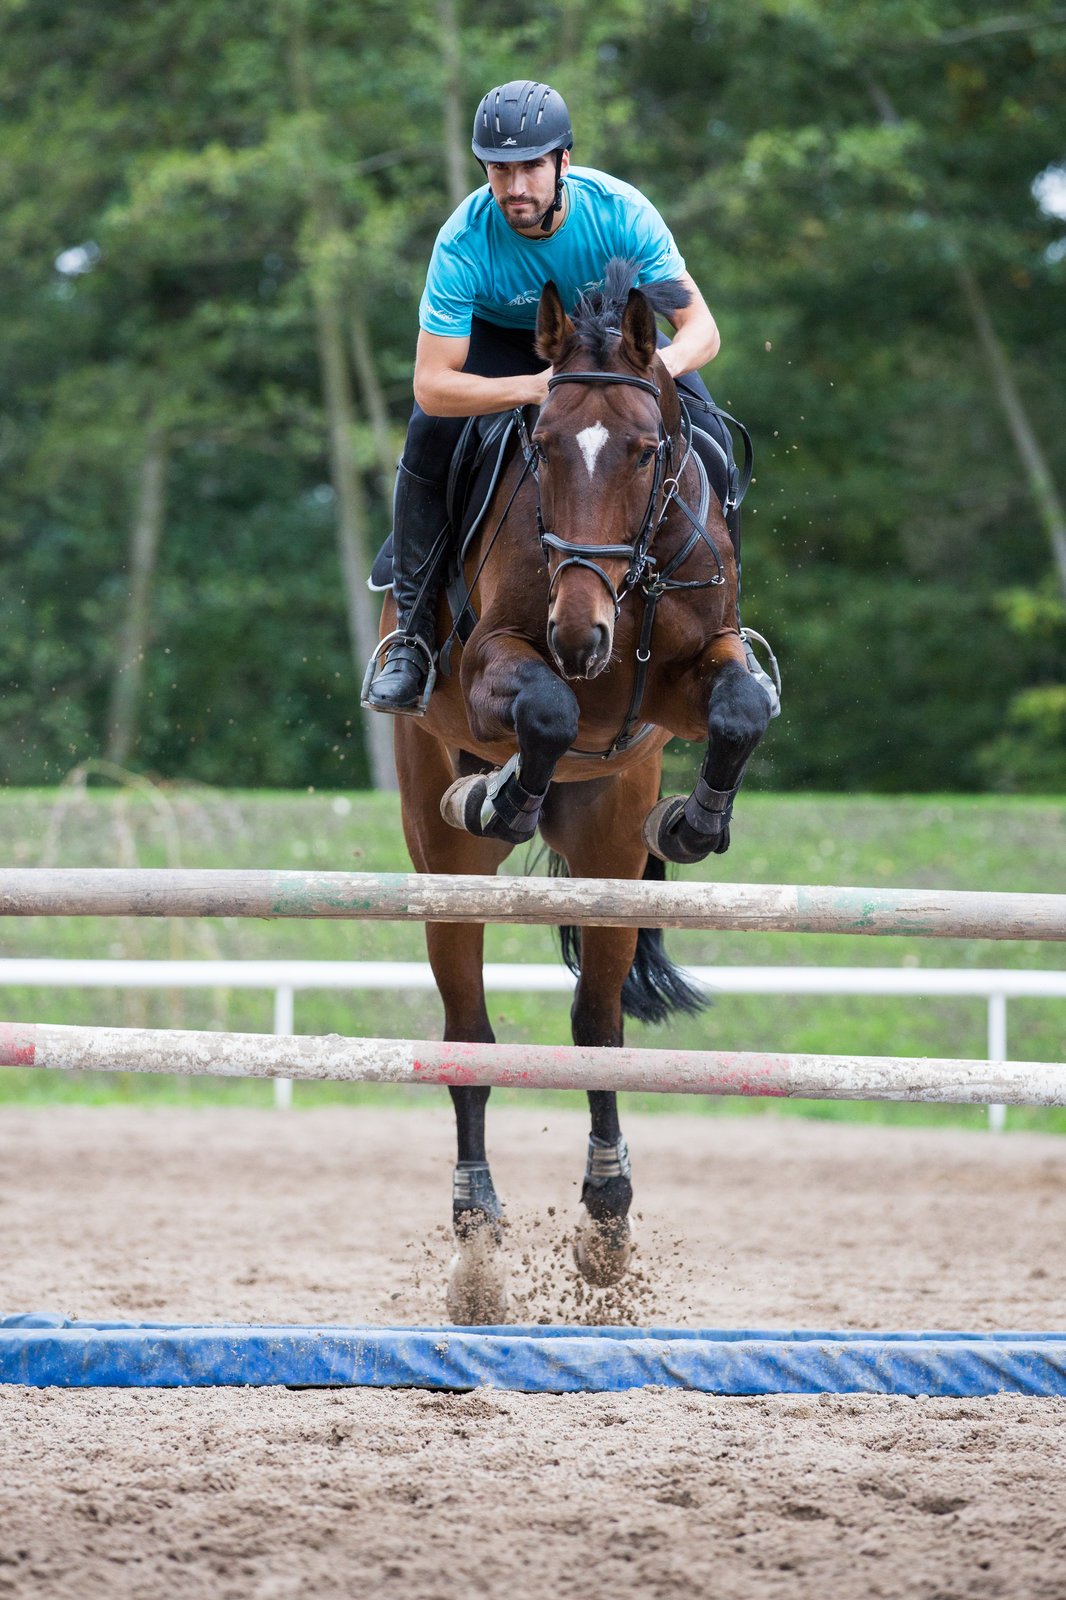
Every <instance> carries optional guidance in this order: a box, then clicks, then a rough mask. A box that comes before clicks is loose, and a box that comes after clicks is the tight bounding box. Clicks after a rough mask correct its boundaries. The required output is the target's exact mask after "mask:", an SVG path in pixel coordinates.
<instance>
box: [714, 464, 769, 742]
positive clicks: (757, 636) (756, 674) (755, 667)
mask: <svg viewBox="0 0 1066 1600" xmlns="http://www.w3.org/2000/svg"><path fill="white" fill-rule="evenodd" d="M735 472H736V467H734V468H733V473H735ZM730 489H731V490H732V485H730ZM731 499H732V494H731V495H730V500H731ZM725 525H726V527H727V528H728V529H729V537H730V539H731V540H732V542H733V557H734V559H735V561H736V566H737V631H738V632H739V634H740V638H741V642H742V643H743V645H744V659H745V660H746V661H747V663H748V671H749V672H750V673H751V675H752V677H753V678H754V679H755V682H756V683H757V684H758V685H759V688H760V689H762V691H763V693H764V694H765V695H766V698H767V699H768V700H769V702H770V717H771V720H772V719H773V718H774V717H779V716H780V715H781V671H780V668H779V667H778V665H777V657H776V656H775V655H774V653H773V651H772V650H771V649H770V646H769V644H768V643H767V641H766V640H765V639H764V638H763V636H762V634H761V633H756V632H755V629H754V628H743V627H741V625H740V507H739V506H738V505H733V504H728V505H727V507H726V513H725ZM753 639H754V640H755V641H756V643H757V644H761V645H762V647H763V649H764V650H765V651H766V654H767V656H768V657H769V661H770V671H769V672H764V671H763V668H762V667H761V666H760V664H759V660H758V657H757V656H756V654H755V651H754V650H753V649H752V648H751V641H752V640H753Z"/></svg>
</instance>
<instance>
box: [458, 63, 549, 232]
mask: <svg viewBox="0 0 1066 1600" xmlns="http://www.w3.org/2000/svg"><path fill="white" fill-rule="evenodd" d="M471 146H472V148H473V151H474V154H475V155H476V156H477V158H478V160H479V161H480V162H481V164H482V166H484V165H485V162H486V161H535V160H536V159H537V157H538V156H546V155H548V154H550V153H551V151H553V150H554V151H555V199H554V200H553V202H552V204H551V205H550V206H549V207H548V209H547V211H545V213H544V215H543V216H542V217H541V219H540V226H541V231H542V232H543V233H550V232H551V226H552V218H553V217H554V215H555V213H556V212H557V211H561V210H562V207H563V173H562V166H563V151H564V150H572V149H573V147H574V130H573V129H572V128H571V126H570V113H569V111H568V110H567V109H566V101H565V100H564V99H563V97H562V95H561V94H558V93H557V92H556V90H554V89H552V88H550V87H549V86H548V84H546V83H533V82H532V81H531V80H530V79H529V78H516V79H515V80H514V82H513V83H501V84H500V86H499V88H497V89H490V90H489V92H488V94H487V95H486V96H485V98H484V100H482V102H481V104H480V105H479V106H478V108H477V114H476V116H475V117H474V136H473V139H472V140H471Z"/></svg>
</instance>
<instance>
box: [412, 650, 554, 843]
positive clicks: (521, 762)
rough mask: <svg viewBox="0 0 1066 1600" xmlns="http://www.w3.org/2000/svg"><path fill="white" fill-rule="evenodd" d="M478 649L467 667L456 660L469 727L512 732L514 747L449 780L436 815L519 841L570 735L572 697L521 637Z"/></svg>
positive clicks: (494, 736)
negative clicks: (495, 764)
mask: <svg viewBox="0 0 1066 1600" xmlns="http://www.w3.org/2000/svg"><path fill="white" fill-rule="evenodd" d="M483 657H484V665H479V666H478V667H477V668H476V669H475V670H473V671H471V672H469V674H468V672H467V662H466V661H465V660H464V663H463V668H464V671H463V687H464V691H465V693H466V698H467V716H468V718H469V722H470V728H471V732H472V733H473V735H474V737H475V739H477V740H478V741H479V742H483V743H488V744H492V743H498V742H499V741H500V740H502V739H513V740H514V741H515V743H516V744H517V746H518V749H517V750H516V751H515V753H514V755H513V756H512V757H511V759H510V760H509V761H508V762H506V764H505V765H504V766H502V767H501V768H499V770H498V771H496V772H491V773H487V774H486V773H476V774H475V775H474V776H473V777H465V778H460V779H458V780H457V782H455V783H453V784H452V786H451V788H450V789H449V790H448V791H447V793H446V794H445V796H444V798H443V800H442V801H441V815H442V816H443V817H444V820H445V821H446V822H449V823H450V824H451V825H452V827H453V828H463V829H465V830H466V832H467V833H472V834H475V835H476V836H477V837H479V838H483V839H501V840H505V841H506V842H507V843H508V844H522V843H524V842H525V841H526V840H527V839H531V838H532V837H533V835H534V833H535V832H536V830H537V825H538V823H539V822H540V814H541V808H542V807H543V805H544V800H545V797H546V795H547V793H548V785H549V784H550V783H551V780H552V774H553V773H554V771H555V768H556V765H557V763H558V761H559V759H560V757H561V756H563V755H565V754H566V752H567V750H569V748H570V746H571V745H572V744H573V742H574V740H575V739H576V738H577V726H578V704H577V697H576V696H575V694H574V691H573V690H572V689H571V688H570V687H569V685H568V684H566V683H564V682H563V680H562V678H560V677H559V676H558V674H557V673H555V672H553V671H552V669H551V668H550V667H549V666H548V664H547V663H546V662H545V661H544V660H543V659H542V658H541V657H540V656H539V655H537V653H536V652H535V651H534V650H533V649H532V648H531V647H530V646H529V645H526V644H525V643H523V642H522V641H521V640H516V639H506V640H505V639H499V640H497V641H495V647H494V648H493V647H489V646H486V647H485V649H484V651H483Z"/></svg>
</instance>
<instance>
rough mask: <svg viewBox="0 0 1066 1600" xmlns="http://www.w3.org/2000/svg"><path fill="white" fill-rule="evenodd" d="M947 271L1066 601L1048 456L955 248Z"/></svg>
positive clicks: (1065, 535)
mask: <svg viewBox="0 0 1066 1600" xmlns="http://www.w3.org/2000/svg"><path fill="white" fill-rule="evenodd" d="M863 77H864V79H865V82H866V86H867V88H868V89H869V91H870V94H871V95H872V96H873V101H874V104H875V105H876V107H877V110H878V113H879V115H880V117H881V120H882V122H884V123H886V124H887V125H888V126H889V127H892V128H898V127H899V126H900V115H899V112H898V111H897V110H896V106H895V103H894V101H893V100H892V98H891V96H890V95H889V94H888V92H887V90H886V89H885V88H884V86H883V85H882V84H880V83H878V81H877V80H876V79H875V78H873V77H871V76H870V74H869V73H864V74H863ZM951 267H952V271H953V272H954V274H955V281H956V283H957V284H958V286H959V291H960V293H961V294H962V298H963V300H964V301H965V302H966V309H967V311H968V312H969V313H970V319H971V321H972V322H973V325H974V331H975V332H976V334H977V341H978V343H979V344H980V346H981V353H982V355H983V356H984V358H985V361H986V363H987V365H988V369H989V371H990V373H991V375H992V386H993V388H994V390H995V394H996V399H997V400H998V401H999V404H1000V409H1001V410H1002V412H1003V416H1004V419H1005V420H1006V423H1007V427H1008V428H1009V429H1010V435H1011V438H1012V439H1013V440H1014V447H1015V449H1016V450H1017V452H1018V455H1019V457H1020V459H1021V463H1022V469H1023V471H1024V472H1025V477H1026V481H1027V483H1028V485H1029V493H1030V494H1031V495H1032V497H1033V500H1034V501H1035V503H1036V509H1037V512H1038V514H1039V517H1040V520H1041V522H1042V523H1043V525H1044V531H1045V533H1046V534H1047V537H1048V543H1049V544H1050V546H1051V554H1052V558H1053V559H1054V562H1055V566H1056V569H1057V571H1058V578H1059V586H1060V588H1061V589H1062V593H1063V597H1064V598H1066V509H1064V507H1063V503H1062V499H1061V497H1060V495H1059V492H1058V490H1057V489H1056V487H1055V480H1054V478H1053V477H1052V475H1051V468H1050V467H1049V466H1048V463H1047V457H1046V456H1045V455H1044V452H1043V450H1042V449H1041V448H1040V441H1039V440H1038V439H1037V436H1036V430H1035V429H1034V427H1033V424H1032V422H1031V420H1030V417H1029V413H1028V411H1027V410H1026V407H1025V402H1024V400H1023V399H1022V397H1021V394H1020V392H1019V390H1018V386H1017V384H1016V383H1015V381H1014V374H1013V373H1012V371H1011V367H1010V360H1009V358H1008V356H1007V352H1006V350H1005V349H1004V348H1003V344H1002V342H1001V340H1000V338H999V335H998V334H997V333H996V330H995V326H994V324H993V322H992V318H991V315H990V314H989V310H988V302H987V300H986V299H985V297H984V293H983V291H982V289H981V285H980V284H979V283H978V281H977V278H976V276H975V275H974V273H973V270H972V269H971V267H970V265H969V263H968V262H967V261H966V260H965V259H964V257H963V256H962V254H961V252H960V251H959V250H958V248H957V247H955V248H953V249H952V251H951Z"/></svg>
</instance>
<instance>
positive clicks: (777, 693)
mask: <svg viewBox="0 0 1066 1600" xmlns="http://www.w3.org/2000/svg"><path fill="white" fill-rule="evenodd" d="M740 637H741V639H742V640H743V641H744V654H745V656H746V657H747V659H748V671H749V672H750V673H751V675H752V677H753V678H754V679H755V681H756V683H758V685H759V686H760V688H761V689H763V690H764V692H765V694H766V698H767V699H768V700H769V702H770V720H771V721H773V719H774V717H779V716H780V715H781V669H780V667H779V666H778V664H777V657H776V656H775V655H774V652H773V651H772V650H771V648H770V644H769V641H768V640H766V639H764V638H763V636H762V634H761V633H756V632H755V629H754V628H741V630H740ZM752 639H754V640H755V642H756V644H761V645H762V647H763V649H764V650H765V651H766V655H767V658H768V661H769V666H770V671H769V673H767V672H765V671H764V670H763V668H762V666H761V665H760V664H759V659H758V657H757V656H756V654H755V651H754V650H753V649H752V648H751V641H752Z"/></svg>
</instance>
